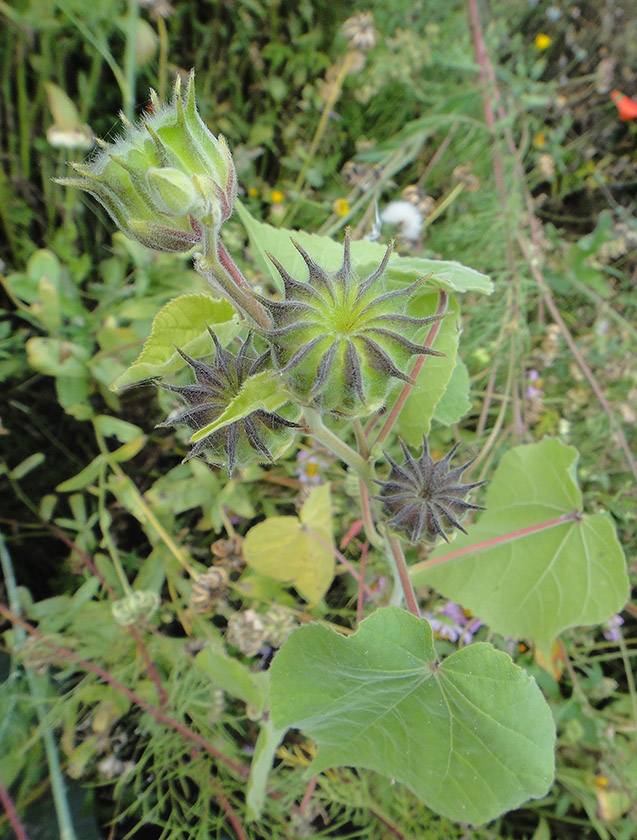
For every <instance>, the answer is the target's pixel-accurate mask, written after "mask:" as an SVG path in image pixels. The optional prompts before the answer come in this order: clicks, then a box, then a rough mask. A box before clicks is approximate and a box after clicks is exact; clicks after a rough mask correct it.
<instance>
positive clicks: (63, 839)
mask: <svg viewBox="0 0 637 840" xmlns="http://www.w3.org/2000/svg"><path fill="white" fill-rule="evenodd" d="M0 567H1V568H2V572H3V574H4V579H5V582H6V587H7V594H8V596H9V603H10V604H11V607H12V610H13V611H14V612H11V611H10V610H8V609H7V608H6V607H5V606H4V605H3V604H0V612H2V614H3V615H5V616H6V617H7V618H9V617H10V620H11V621H12V622H13V623H14V624H15V625H16V628H15V638H16V647H22V646H23V645H24V643H25V641H26V635H25V630H26V627H25V626H24V625H26V622H23V621H22V619H21V618H20V616H19V612H20V604H19V600H18V594H17V588H16V581H15V575H14V573H13V564H12V562H11V555H10V554H9V552H8V550H7V547H6V545H5V542H4V537H3V535H2V532H1V531H0ZM14 619H15V621H14ZM38 635H39V637H40V638H42V639H44V636H43V635H42V634H41V633H40V634H38ZM26 680H27V682H28V684H29V690H30V692H31V696H32V697H33V701H34V702H33V704H34V708H35V713H36V715H37V718H38V721H39V724H40V730H41V732H42V741H43V742H44V751H45V753H46V760H47V764H48V767H49V776H50V779H51V790H52V792H53V802H54V805H55V814H56V817H57V821H58V828H59V832H60V840H76V834H75V830H74V828H73V820H72V817H71V809H70V807H69V802H68V799H67V796H66V787H65V784H64V777H63V775H62V769H61V767H60V759H59V756H58V751H57V746H56V742H55V739H54V737H53V730H52V729H51V727H50V726H49V724H48V722H47V720H46V715H45V712H44V709H43V705H44V704H45V703H46V702H47V699H48V698H47V695H48V692H47V691H46V690H45V681H44V680H43V679H42V678H41V677H39V676H38V675H37V674H36V673H35V672H34V671H33V670H32V669H30V668H27V669H26Z"/></svg>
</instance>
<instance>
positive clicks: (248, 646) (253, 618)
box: [227, 609, 269, 656]
mask: <svg viewBox="0 0 637 840" xmlns="http://www.w3.org/2000/svg"><path fill="white" fill-rule="evenodd" d="M268 632H269V630H268V628H267V627H266V624H265V621H264V619H263V616H262V615H260V614H259V613H258V612H256V610H252V609H248V610H245V611H244V612H237V613H235V614H234V615H233V616H231V617H230V620H229V621H228V634H227V639H228V644H230V645H233V647H236V648H238V649H239V650H240V651H241V653H245V655H246V656H256V655H257V653H258V652H259V651H260V650H261V648H262V647H263V646H264V644H266V638H267V635H268Z"/></svg>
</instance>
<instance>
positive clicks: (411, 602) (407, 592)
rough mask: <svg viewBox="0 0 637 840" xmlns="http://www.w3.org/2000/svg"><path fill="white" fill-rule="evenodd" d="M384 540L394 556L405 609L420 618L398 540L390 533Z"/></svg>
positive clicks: (407, 568)
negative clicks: (405, 605)
mask: <svg viewBox="0 0 637 840" xmlns="http://www.w3.org/2000/svg"><path fill="white" fill-rule="evenodd" d="M386 540H387V545H388V546H389V550H390V551H391V556H392V557H393V558H394V563H395V566H396V571H397V572H398V577H399V579H400V585H401V587H402V591H403V595H404V596H405V603H406V604H407V609H408V610H409V612H410V613H411V614H412V615H415V616H416V618H420V610H419V609H418V601H417V600H416V593H415V592H414V587H413V586H412V583H411V578H410V577H409V567H408V566H407V562H406V560H405V555H404V554H403V549H402V546H401V544H400V541H399V540H398V538H397V537H395V536H394V535H393V534H390V533H387V535H386Z"/></svg>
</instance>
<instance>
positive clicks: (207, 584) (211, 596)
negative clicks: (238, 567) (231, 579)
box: [189, 566, 228, 614]
mask: <svg viewBox="0 0 637 840" xmlns="http://www.w3.org/2000/svg"><path fill="white" fill-rule="evenodd" d="M227 591H228V572H226V570H225V569H221V568H219V567H218V566H213V567H212V569H208V571H207V572H204V573H203V574H202V575H201V576H200V577H199V578H197V580H196V581H195V582H194V583H193V585H192V591H191V593H190V602H189V603H190V607H191V609H192V610H193V611H194V612H196V613H200V614H204V613H207V612H210V610H211V609H212V608H213V607H214V605H215V604H216V603H217V601H218V600H219V599H220V598H223V596H224V595H225V594H226V592H227Z"/></svg>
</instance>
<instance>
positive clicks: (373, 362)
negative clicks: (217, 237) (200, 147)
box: [259, 229, 443, 417]
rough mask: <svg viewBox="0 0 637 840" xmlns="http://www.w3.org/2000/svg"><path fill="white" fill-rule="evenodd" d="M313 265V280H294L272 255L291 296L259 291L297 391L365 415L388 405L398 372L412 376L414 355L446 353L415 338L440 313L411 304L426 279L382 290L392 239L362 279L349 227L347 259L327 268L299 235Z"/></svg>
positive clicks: (316, 403)
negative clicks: (416, 310)
mask: <svg viewBox="0 0 637 840" xmlns="http://www.w3.org/2000/svg"><path fill="white" fill-rule="evenodd" d="M293 244H294V247H295V248H296V249H297V251H298V252H299V254H300V255H301V257H302V258H303V260H304V262H305V264H306V265H307V267H308V271H309V282H308V283H304V282H301V281H299V280H295V279H294V278H293V277H291V276H290V275H289V274H288V272H287V271H286V270H285V269H284V268H283V266H282V265H281V263H280V262H279V261H278V260H277V259H276V258H275V257H273V256H272V255H269V256H270V259H271V260H272V262H273V263H274V265H275V266H276V268H277V271H278V272H279V274H280V275H281V278H282V280H283V285H284V290H285V298H284V300H282V301H271V300H268V299H266V298H263V297H259V301H260V302H261V303H262V304H263V306H265V307H266V309H268V310H269V312H270V314H271V316H272V320H273V323H274V327H273V329H272V330H270V331H269V332H267V333H264V335H265V336H266V338H267V339H268V341H269V342H270V345H271V348H272V356H273V359H274V363H275V365H276V366H277V367H278V368H279V371H280V373H281V374H282V375H283V377H284V379H285V382H286V385H287V386H288V388H289V390H290V392H291V393H292V394H293V395H294V398H295V399H296V400H297V401H298V402H300V403H301V404H303V405H308V406H311V407H313V408H316V409H317V410H319V411H321V412H328V411H330V412H334V413H335V414H340V415H344V416H346V417H364V416H366V415H369V414H372V413H374V412H375V411H378V410H379V409H380V408H382V407H383V406H384V404H385V401H386V399H387V396H388V394H389V390H390V388H391V385H392V379H394V378H395V379H401V380H403V381H404V382H412V380H411V379H410V378H409V376H408V375H407V374H406V373H405V372H404V368H405V367H406V366H407V363H408V361H409V359H410V358H411V357H412V356H413V355H424V354H428V355H433V356H439V355H441V354H440V353H438V352H437V351H435V350H431V349H430V348H429V347H425V346H423V345H421V344H417V343H414V341H412V340H411V339H412V338H414V337H415V334H416V332H417V331H418V329H419V328H420V327H422V326H424V325H425V324H431V323H433V322H434V321H437V320H439V319H440V318H442V317H443V316H442V315H433V316H430V317H427V318H415V317H412V316H411V315H406V314H405V311H404V310H405V306H406V304H407V303H408V302H409V300H410V299H411V297H412V296H413V294H414V293H415V291H416V289H417V288H418V287H419V286H420V282H421V281H418V282H416V283H413V284H412V285H410V286H408V287H406V288H404V289H399V290H396V291H390V292H385V293H380V294H379V289H378V284H379V281H380V278H381V276H382V274H383V272H384V271H385V268H386V266H387V262H388V260H389V256H390V253H391V246H390V247H389V248H388V249H387V252H386V254H385V257H384V258H383V260H382V262H381V264H380V265H379V266H378V268H377V269H376V271H374V272H373V273H372V274H370V275H369V277H367V278H366V279H365V280H363V281H362V282H359V281H358V280H357V279H356V277H355V275H354V272H353V271H352V265H351V261H350V233H349V229H347V230H346V232H345V248H344V256H343V264H342V266H341V268H340V269H339V270H338V271H337V272H336V273H335V274H333V275H329V274H328V273H327V272H326V271H324V270H323V269H322V268H321V267H320V266H319V265H317V263H316V262H315V261H314V260H313V259H312V257H310V255H309V254H308V253H307V252H306V251H305V250H304V249H303V248H302V247H301V246H300V245H298V244H297V243H296V242H294V241H293Z"/></svg>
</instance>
